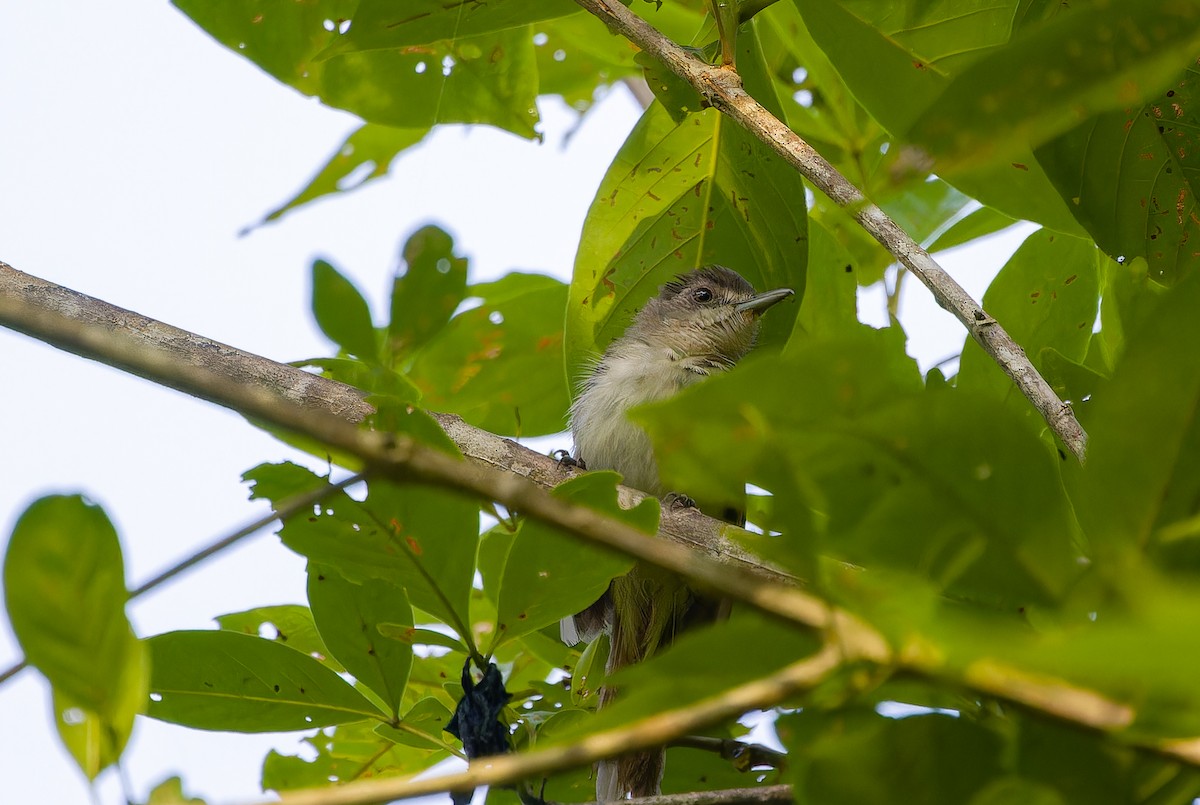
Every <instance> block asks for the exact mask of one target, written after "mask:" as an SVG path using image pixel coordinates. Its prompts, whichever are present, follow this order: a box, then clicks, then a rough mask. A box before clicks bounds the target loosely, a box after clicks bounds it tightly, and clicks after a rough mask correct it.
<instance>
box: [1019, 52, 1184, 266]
mask: <svg viewBox="0 0 1200 805" xmlns="http://www.w3.org/2000/svg"><path fill="white" fill-rule="evenodd" d="M1197 103H1200V72H1197V71H1196V70H1195V69H1194V68H1193V69H1189V70H1188V71H1187V72H1186V73H1184V74H1182V75H1181V76H1179V78H1178V80H1176V81H1175V82H1174V83H1173V84H1172V85H1171V87H1170V88H1168V89H1167V90H1166V91H1164V92H1163V93H1162V94H1160V95H1159V96H1158V97H1156V98H1153V99H1151V100H1150V101H1149V102H1148V103H1146V104H1144V105H1134V106H1131V107H1130V108H1128V109H1123V110H1120V111H1116V112H1112V113H1109V114H1105V115H1099V116H1097V117H1094V118H1092V119H1091V120H1089V121H1088V122H1086V123H1084V124H1083V125H1081V126H1079V127H1078V128H1076V129H1073V130H1071V131H1069V132H1067V133H1066V134H1064V135H1062V136H1061V137H1058V138H1056V139H1054V140H1051V141H1050V142H1048V143H1046V144H1045V145H1043V146H1042V147H1041V148H1039V149H1038V150H1037V159H1038V162H1039V163H1041V165H1042V167H1044V168H1045V169H1046V173H1047V174H1049V176H1050V178H1051V179H1052V180H1053V181H1054V184H1055V186H1056V187H1057V188H1058V191H1059V192H1060V193H1061V194H1062V197H1063V198H1064V199H1066V200H1067V201H1068V202H1069V204H1070V207H1071V211H1072V212H1073V213H1074V214H1075V217H1076V218H1077V219H1078V220H1079V222H1080V223H1081V224H1082V225H1083V226H1084V227H1085V228H1086V229H1087V231H1088V234H1090V235H1091V236H1092V237H1093V238H1095V240H1096V243H1097V244H1098V245H1099V246H1100V248H1102V249H1104V250H1105V251H1106V252H1108V254H1109V255H1110V256H1112V257H1113V258H1114V259H1116V258H1121V259H1124V260H1126V261H1128V260H1132V259H1133V258H1136V257H1144V258H1145V259H1146V260H1147V262H1148V263H1149V270H1150V276H1151V278H1153V279H1155V280H1157V281H1158V282H1161V283H1164V284H1168V285H1169V284H1172V283H1174V282H1175V281H1177V280H1178V279H1179V278H1181V277H1183V276H1184V275H1185V274H1187V273H1188V272H1189V271H1193V270H1195V268H1196V266H1197V265H1200V250H1198V249H1197V247H1196V246H1195V245H1194V244H1193V243H1192V241H1200V209H1198V207H1197V181H1198V180H1197V175H1198V172H1200V113H1198V112H1197V109H1196V104H1197Z"/></svg>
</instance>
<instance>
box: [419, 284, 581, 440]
mask: <svg viewBox="0 0 1200 805" xmlns="http://www.w3.org/2000/svg"><path fill="white" fill-rule="evenodd" d="M470 294H471V296H472V297H476V298H479V299H480V300H481V304H480V305H479V306H478V307H475V308H471V309H470V310H467V311H464V312H463V313H460V314H459V315H457V316H455V317H454V318H453V319H451V320H450V323H449V324H448V325H446V327H445V329H443V330H442V331H441V333H439V335H438V336H437V337H436V338H435V339H434V340H433V341H432V342H430V343H429V344H427V345H426V346H425V348H424V349H422V350H421V352H420V354H419V355H418V356H417V359H416V362H415V363H414V364H413V367H412V373H411V374H412V378H413V381H414V382H415V383H416V384H417V386H418V387H419V388H420V389H421V393H422V395H423V400H424V401H425V404H426V405H428V406H429V407H430V408H432V409H434V410H438V411H445V412H448V413H456V414H459V415H460V416H462V417H463V418H464V419H466V420H467V421H468V422H470V423H471V424H472V425H475V426H476V427H480V428H483V429H484V430H488V431H491V432H493V433H502V434H511V435H514V436H540V435H544V434H548V433H558V432H560V431H561V430H562V429H563V427H564V425H565V424H566V419H567V406H568V405H569V403H570V393H569V390H568V385H567V375H566V370H565V368H564V364H563V309H564V308H565V307H566V303H567V287H566V286H565V285H564V284H563V283H561V282H559V281H558V280H555V279H553V278H551V277H546V276H543V275H540V274H519V273H512V274H508V275H507V276H505V277H504V278H503V279H501V280H498V281H496V282H491V283H487V284H484V285H476V286H473V287H472V288H471V290H470Z"/></svg>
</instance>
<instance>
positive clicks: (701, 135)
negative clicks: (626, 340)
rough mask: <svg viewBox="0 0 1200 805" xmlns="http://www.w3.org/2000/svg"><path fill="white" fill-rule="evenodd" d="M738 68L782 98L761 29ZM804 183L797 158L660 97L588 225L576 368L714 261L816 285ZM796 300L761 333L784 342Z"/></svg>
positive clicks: (572, 349) (763, 276)
mask: <svg viewBox="0 0 1200 805" xmlns="http://www.w3.org/2000/svg"><path fill="white" fill-rule="evenodd" d="M738 68H739V70H741V71H742V72H743V78H744V80H745V83H746V87H747V88H748V89H749V90H750V91H753V92H757V93H759V94H758V95H757V97H759V99H760V101H762V102H763V103H764V104H766V105H767V106H768V107H774V108H778V101H777V99H776V98H775V97H774V88H773V86H772V84H771V79H770V77H769V76H767V75H766V68H765V65H764V64H763V60H762V55H761V53H760V52H759V51H758V46H757V37H756V36H754V35H753V32H752V31H747V32H744V33H743V34H742V35H741V36H740V37H739V38H738ZM804 209H805V201H804V185H803V182H802V181H801V179H800V177H799V176H798V175H797V174H796V172H795V171H794V170H792V169H791V168H790V167H789V166H787V165H786V164H784V163H783V162H782V161H780V160H779V158H778V157H776V156H775V155H774V154H773V153H771V152H770V151H769V150H768V149H767V148H766V147H765V146H763V145H762V143H760V142H758V141H757V140H756V139H754V138H753V137H751V136H750V135H749V134H747V133H746V132H745V131H744V130H743V129H742V128H740V127H739V126H737V125H736V124H734V123H733V122H732V121H730V120H729V119H728V118H725V117H723V116H722V115H721V114H720V113H718V112H717V111H716V110H713V109H709V110H705V111H704V112H701V113H698V114H695V115H690V116H689V117H687V118H686V119H685V120H684V121H683V122H681V123H679V124H675V123H674V122H673V121H672V120H671V118H670V115H669V114H668V113H667V112H666V111H665V110H664V109H663V107H662V106H661V105H660V104H654V105H652V106H651V107H650V108H649V109H648V110H647V111H646V113H645V114H644V115H643V116H642V118H641V120H640V121H639V122H638V124H637V126H636V127H635V128H634V130H633V132H631V133H630V135H629V137H628V139H627V140H626V141H625V144H624V145H623V146H622V148H621V151H620V152H619V153H618V154H617V157H616V159H615V160H614V162H613V164H612V165H611V166H610V167H609V170H608V173H607V174H606V176H605V178H604V181H603V182H602V183H601V185H600V188H599V190H598V192H597V194H596V199H595V201H593V203H592V207H591V209H590V210H589V211H588V217H587V220H586V222H585V223H584V231H583V236H582V240H581V243H582V245H581V247H580V250H579V253H578V256H577V258H576V261H575V270H574V274H573V278H572V281H571V291H570V298H569V306H568V308H567V329H566V339H567V366H568V371H569V372H570V373H572V374H574V373H577V372H578V371H580V370H581V369H582V368H583V367H584V366H585V365H586V363H587V361H588V360H589V358H590V357H594V356H595V354H597V353H599V352H601V351H603V349H604V348H605V347H606V346H607V345H608V343H609V342H610V341H612V340H613V339H614V338H616V337H617V336H619V335H620V334H621V333H622V332H623V331H624V329H625V327H626V326H627V325H628V324H629V321H630V318H631V316H632V315H633V313H634V311H635V310H637V309H638V308H639V307H641V306H642V304H643V303H645V301H646V300H647V299H648V298H649V297H650V296H652V295H653V294H654V293H655V289H656V288H657V287H658V286H659V285H661V284H663V283H664V282H666V281H668V280H670V279H672V278H673V277H675V276H676V275H678V274H681V273H685V272H687V271H690V270H692V269H694V268H697V267H699V266H702V265H707V264H710V263H717V264H721V265H726V266H729V267H730V268H733V269H734V270H736V271H738V272H739V273H741V274H742V275H743V276H745V277H746V279H748V280H749V281H750V282H751V284H753V285H754V286H755V287H756V288H758V289H760V290H766V289H767V288H776V287H790V288H793V289H794V290H795V291H796V292H797V295H798V296H799V295H802V292H803V289H804V272H805V265H806V262H807V257H808V244H807V240H808V231H807V224H806V216H805V214H804ZM794 316H795V307H794V306H791V305H787V306H783V307H782V308H781V309H780V310H779V311H772V315H770V316H767V317H765V319H764V322H763V332H762V336H761V342H762V343H764V344H770V343H781V342H782V341H783V340H784V338H785V337H786V334H787V333H788V332H789V331H790V329H791V327H792V319H793V317H794Z"/></svg>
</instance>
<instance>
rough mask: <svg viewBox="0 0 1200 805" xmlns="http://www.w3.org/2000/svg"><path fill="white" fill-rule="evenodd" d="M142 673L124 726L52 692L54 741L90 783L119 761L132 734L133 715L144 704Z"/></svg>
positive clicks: (59, 693)
mask: <svg viewBox="0 0 1200 805" xmlns="http://www.w3.org/2000/svg"><path fill="white" fill-rule="evenodd" d="M144 670H145V671H146V672H147V673H144V674H142V676H141V677H140V678H139V679H138V680H137V683H138V686H139V689H138V691H137V692H138V693H139V694H140V695H139V696H138V697H137V698H136V699H134V700H131V701H130V702H128V705H129V707H130V716H129V718H128V721H127V722H126V723H121V724H117V723H113V722H112V721H111V720H110V719H108V718H104V717H101V716H99V715H97V714H96V713H95V711H93V710H90V709H88V708H86V707H83V706H80V705H79V704H78V703H77V702H75V701H74V700H73V699H72V698H71V697H70V696H68V695H67V694H65V693H62V692H60V691H57V690H55V691H54V692H53V693H54V696H53V703H52V705H51V708H52V711H53V713H54V726H55V727H56V728H57V729H58V737H59V739H60V740H61V741H62V743H63V746H64V747H66V750H67V752H68V753H69V754H70V755H71V757H72V758H74V760H75V763H76V765H78V766H79V769H80V771H82V772H83V773H84V775H85V776H86V777H87V778H88V780H92V781H94V780H95V779H96V778H97V777H98V776H99V775H100V772H102V771H104V770H105V769H106V768H108V767H109V766H111V765H113V764H115V763H117V762H118V761H119V760H120V759H121V752H122V751H123V750H124V748H125V744H126V743H127V742H128V741H129V736H130V734H131V733H132V731H133V713H134V712H140V710H141V707H142V703H143V702H144V701H145V690H146V681H147V680H146V677H147V676H148V671H149V669H148V668H146V669H144Z"/></svg>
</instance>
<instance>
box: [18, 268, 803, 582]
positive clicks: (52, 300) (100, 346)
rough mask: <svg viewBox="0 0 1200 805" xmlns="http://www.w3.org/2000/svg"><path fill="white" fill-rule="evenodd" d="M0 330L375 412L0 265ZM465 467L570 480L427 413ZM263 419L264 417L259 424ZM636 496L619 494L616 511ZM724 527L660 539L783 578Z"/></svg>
mask: <svg viewBox="0 0 1200 805" xmlns="http://www.w3.org/2000/svg"><path fill="white" fill-rule="evenodd" d="M0 325H3V326H5V327H9V328H11V329H13V330H16V331H18V332H22V333H25V334H27V335H30V336H33V337H34V338H37V339H38V340H40V341H45V342H46V343H48V344H53V345H54V346H56V347H58V348H60V349H63V350H66V351H67V352H73V353H74V354H76V355H82V356H83V357H85V358H92V359H94V360H98V361H100V362H101V363H106V364H108V365H110V366H116V367H119V368H121V369H125V370H126V371H129V372H132V373H133V374H135V375H138V376H139V377H144V378H146V379H147V380H151V381H153V382H155V383H159V384H161V385H165V386H170V387H171V388H174V389H178V390H179V391H182V392H185V393H187V394H191V395H193V396H196V397H199V398H200V399H203V400H208V401H209V402H213V403H216V404H217V405H223V406H225V407H227V408H234V409H236V410H239V411H241V412H242V413H248V412H247V411H246V410H245V409H240V408H238V406H237V405H236V404H235V403H232V402H231V398H230V396H229V395H230V394H231V393H233V392H234V391H235V390H236V391H237V392H238V393H239V394H242V395H244V394H248V393H253V394H255V395H256V396H257V398H258V399H259V400H260V402H262V403H264V404H266V405H268V406H272V407H274V408H275V409H276V410H283V409H284V407H299V408H303V409H304V410H306V411H309V412H313V413H324V414H328V415H331V416H333V417H337V418H338V419H342V420H345V421H346V422H350V423H358V422H361V421H362V420H363V419H364V418H366V417H367V416H368V415H370V414H371V413H373V412H374V409H373V408H372V407H371V406H370V405H368V404H367V403H366V402H364V400H363V397H364V394H363V392H362V391H360V390H358V389H356V388H354V387H353V386H347V385H345V384H344V383H339V382H337V381H335V380H329V379H327V378H324V377H321V376H319V375H314V374H310V373H309V372H305V371H302V370H300V369H297V368H295V367H293V366H288V365H287V364H282V363H277V362H275V361H272V360H269V359H267V358H263V357H261V356H259V355H254V354H253V353H250V352H244V351H243V350H240V349H237V348H235V347H231V346H228V345H227V344H222V343H220V342H217V341H213V340H211V339H208V338H204V337H203V336H200V335H196V334H195V333H191V332H188V331H187V330H181V329H179V328H178V327H172V326H171V325H169V324H164V323H163V322H160V321H156V320H155V319H151V318H148V317H146V316H143V315H141V314H139V313H134V312H133V311H131V310H126V309H124V308H120V307H117V306H115V305H110V304H109V303H107V302H104V301H102V300H100V299H96V298H94V297H91V296H87V295H85V294H81V293H78V292H77V291H73V290H71V289H70V288H64V287H63V286H61V285H56V284H54V283H52V282H47V281H46V280H43V279H39V278H38V277H34V276H31V275H29V274H25V273H22V272H20V271H18V270H16V269H15V268H13V267H12V266H10V265H8V264H7V263H4V262H2V261H0ZM433 416H435V417H436V418H437V419H438V422H439V423H440V424H441V426H442V428H443V429H444V430H445V431H446V433H447V434H448V435H449V436H450V438H451V439H452V440H453V441H454V443H455V444H457V445H458V449H459V450H460V451H461V452H462V454H463V455H464V456H465V457H466V458H467V460H468V461H470V462H471V463H473V464H476V465H478V466H480V467H486V468H489V469H494V470H502V471H504V472H509V473H516V474H517V475H520V476H521V477H523V478H527V479H528V480H530V481H532V482H533V483H535V484H538V485H539V486H542V487H545V488H547V489H549V488H553V487H554V486H556V485H557V484H559V483H561V482H562V481H564V480H566V479H567V478H569V477H570V476H571V471H570V470H568V469H565V468H563V467H562V466H560V465H559V463H558V462H557V461H555V460H554V459H552V458H550V457H549V456H545V455H542V454H541V453H537V452H535V451H533V450H530V449H529V448H527V447H523V446H521V445H519V444H517V443H516V442H514V441H512V440H511V439H504V438H501V437H499V436H496V435H495V434H492V433H488V432H487V431H484V430H480V429H478V428H475V427H472V426H471V425H468V424H467V423H466V422H464V421H463V420H462V419H461V418H459V417H457V416H454V415H452V414H437V413H435V414H433ZM266 418H267V419H270V418H269V417H266ZM644 497H645V494H644V493H642V492H639V491H637V490H636V489H631V488H629V487H621V488H620V489H619V499H620V501H621V505H622V506H626V507H632V506H633V505H635V504H636V503H637V502H638V501H640V500H642V499H643V498H644ZM729 528H732V527H731V526H729V525H728V524H727V523H723V522H721V521H720V520H714V519H712V518H711V517H706V516H704V515H702V514H700V513H699V512H698V511H695V510H689V509H676V510H669V509H664V511H663V518H662V523H661V524H660V526H659V533H660V534H661V535H662V536H665V537H667V538H669V539H671V540H674V541H676V542H679V543H681V544H683V545H687V546H688V547H690V548H693V549H695V550H697V551H700V552H701V553H704V554H706V555H707V556H709V557H712V558H713V559H715V560H717V561H719V562H722V563H727V564H730V565H733V566H737V567H741V568H744V569H746V570H750V571H752V572H756V573H759V574H761V575H763V576H764V577H768V578H774V579H777V580H780V581H786V580H788V579H789V578H790V577H788V576H787V575H786V574H784V573H781V572H779V571H776V570H773V569H771V568H769V567H766V566H764V565H763V564H762V563H761V561H759V560H758V559H756V558H755V557H754V556H752V555H751V554H749V553H747V552H746V551H744V550H743V549H742V548H741V547H740V546H738V545H737V544H736V543H734V542H732V541H731V540H729V539H728V538H727V537H726V536H725V532H726V530H727V529H729Z"/></svg>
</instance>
